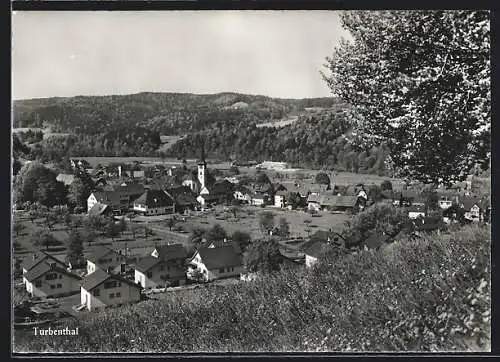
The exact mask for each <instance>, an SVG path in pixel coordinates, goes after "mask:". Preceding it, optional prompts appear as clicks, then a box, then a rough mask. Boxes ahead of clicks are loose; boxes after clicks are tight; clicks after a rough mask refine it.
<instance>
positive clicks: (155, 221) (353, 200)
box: [14, 149, 491, 328]
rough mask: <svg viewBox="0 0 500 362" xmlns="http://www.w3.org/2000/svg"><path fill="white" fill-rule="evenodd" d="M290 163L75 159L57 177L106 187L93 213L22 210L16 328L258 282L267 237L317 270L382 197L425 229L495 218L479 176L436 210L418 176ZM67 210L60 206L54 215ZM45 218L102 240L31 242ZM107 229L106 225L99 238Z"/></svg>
mask: <svg viewBox="0 0 500 362" xmlns="http://www.w3.org/2000/svg"><path fill="white" fill-rule="evenodd" d="M237 164H238V165H239V169H238V166H236V165H237ZM287 167H288V166H287V165H286V164H285V163H282V162H270V161H268V162H263V163H261V164H257V163H255V162H246V163H237V162H233V164H232V165H231V166H230V167H229V168H226V169H225V170H222V171H221V170H216V169H211V168H210V167H209V165H208V164H207V161H206V160H205V155H204V152H203V149H202V151H201V154H200V158H199V160H197V162H196V165H194V166H193V167H191V168H190V167H187V166H186V162H184V163H183V166H182V167H179V166H169V167H167V168H165V167H164V166H158V164H154V165H149V167H139V166H138V163H137V162H136V163H135V164H133V163H129V164H126V163H123V164H119V165H114V167H110V166H108V167H105V166H102V165H99V166H98V167H92V165H90V163H89V162H87V161H85V160H84V159H71V168H72V170H73V173H72V174H59V175H58V177H57V178H58V181H60V182H63V183H64V184H65V185H66V186H70V185H71V184H72V183H73V182H75V179H76V178H78V177H82V175H85V177H90V179H91V180H92V182H93V185H94V187H93V189H92V191H91V193H90V196H88V199H87V209H86V210H75V211H74V213H75V215H73V216H74V217H77V218H76V219H73V221H72V222H71V221H68V218H69V217H68V216H65V217H60V219H61V220H57V217H56V218H54V219H53V220H52V221H50V220H51V218H49V217H47V216H46V215H47V212H49V213H50V211H45V216H43V213H40V211H38V212H37V208H39V206H37V205H24V209H23V208H19V207H17V209H16V210H15V213H14V220H15V222H16V225H23V226H21V227H17V228H15V231H16V233H17V234H16V236H15V237H14V240H15V252H14V256H15V258H16V260H18V261H19V260H21V259H22V262H21V263H17V264H16V266H17V267H19V268H20V269H21V270H22V272H19V273H17V278H18V279H15V280H14V282H15V284H14V285H15V288H16V290H17V293H21V294H22V293H24V294H25V295H26V297H25V298H23V299H22V302H20V303H19V304H18V305H17V306H16V309H15V322H16V323H15V326H16V327H19V328H25V327H26V326H29V327H31V326H35V325H40V324H44V323H47V322H50V321H54V320H57V319H60V318H67V317H72V318H74V317H78V316H79V315H81V314H82V313H89V312H93V311H94V310H99V309H102V308H107V307H119V306H121V305H125V304H132V303H139V302H141V301H143V300H147V299H151V298H153V299H158V298H159V299H161V298H162V295H164V294H165V293H168V292H175V291H176V290H182V289H185V288H196V287H200V286H204V287H209V286H210V285H214V284H215V285H223V284H224V283H239V282H246V281H249V280H253V279H254V278H255V277H256V276H257V274H258V273H256V272H251V271H250V270H249V268H248V267H247V266H246V265H245V254H246V253H247V248H248V246H249V244H251V243H252V241H253V240H256V239H262V238H273V239H275V240H277V242H278V243H279V252H280V258H281V263H282V265H283V267H292V268H295V267H296V268H301V267H311V266H313V265H314V263H315V261H316V260H317V259H318V257H319V255H320V254H321V252H322V250H323V246H324V245H330V246H333V247H335V248H340V249H344V250H348V249H349V245H346V244H345V240H344V237H343V236H342V233H343V228H344V225H345V223H346V222H349V220H350V219H351V218H352V217H353V216H354V215H356V214H358V213H360V212H363V210H365V209H366V208H369V207H370V206H371V205H372V204H375V203H378V204H386V205H391V207H395V208H403V209H404V210H405V212H406V213H407V216H408V218H409V219H410V220H411V221H412V227H413V229H412V230H413V233H414V235H415V237H418V235H421V234H422V233H432V232H436V233H440V232H442V231H443V230H446V226H447V225H452V224H454V223H462V224H463V223H474V222H476V223H479V222H481V223H489V218H490V212H491V205H490V203H489V202H490V201H489V198H488V196H487V195H485V194H480V192H475V191H474V187H473V186H474V185H473V182H474V178H473V177H469V178H468V179H467V181H465V182H462V183H458V184H456V185H455V186H454V187H452V188H444V187H441V188H439V189H438V192H437V194H433V196H432V197H431V198H434V199H435V200H434V203H435V205H436V208H435V209H436V210H432V211H431V210H430V207H429V203H430V202H432V200H431V201H430V200H429V196H425V195H424V194H423V193H422V192H421V191H422V189H421V185H418V184H415V183H413V184H412V183H409V182H405V181H404V180H392V182H391V181H389V180H387V179H386V180H384V181H382V182H381V183H380V184H379V185H377V184H375V183H373V182H372V183H366V182H365V183H363V182H351V183H347V182H342V181H340V183H339V180H342V176H341V175H334V174H333V173H331V174H330V175H328V174H327V173H325V172H318V171H316V172H312V173H310V176H309V175H304V174H302V175H300V177H299V178H297V175H298V173H299V171H300V170H296V169H289V168H287ZM243 169H245V171H242V170H243ZM159 172H162V173H164V174H165V175H166V177H167V178H169V179H171V180H174V181H173V182H174V183H175V182H178V184H171V185H172V187H162V186H161V185H159V183H158V182H152V181H151V180H152V178H151V177H147V175H154V174H155V173H156V174H158V173H159ZM214 174H217V175H219V176H218V177H215V176H214ZM269 176H271V177H272V178H270V177H269ZM154 179H155V180H158V178H154ZM175 180H176V181H175ZM61 207H62V206H61V205H57V206H54V210H56V211H54V213H55V214H57V210H58V209H60V208H61ZM275 216H277V217H279V222H275V220H274V218H275ZM65 218H66V221H64V220H63V219H65ZM37 219H38V220H37ZM109 220H111V224H110V221H109ZM35 221H36V225H38V227H39V228H44V227H49V228H50V231H53V234H55V235H57V234H58V235H59V236H60V235H64V234H65V236H63V238H64V237H66V238H67V237H68V236H67V235H68V233H69V232H70V230H71V229H72V228H74V229H75V230H76V229H78V227H79V226H80V228H83V226H82V225H87V226H85V228H86V230H87V232H89V230H90V232H92V233H93V234H94V235H93V236H94V238H93V239H94V240H90V239H89V240H84V241H80V243H81V252H80V255H79V256H78V255H77V257H75V255H74V253H73V254H72V256H70V255H69V254H70V252H69V250H67V251H66V253H65V252H64V248H61V247H59V248H57V244H58V243H57V237H56V238H53V239H54V240H53V241H54V245H56V247H55V248H51V245H49V242H47V243H46V244H45V245H41V244H40V243H39V244H38V245H37V246H38V247H37V246H34V245H30V244H29V242H28V241H26V240H24V241H23V237H22V234H23V232H22V230H24V229H29V228H32V227H34V225H35ZM276 221H277V220H276ZM65 222H66V224H67V225H66V227H65V226H64V225H63V224H64V223H65ZM47 224H48V225H47ZM58 225H59V227H58ZM92 228H94V230H92ZM210 228H211V229H210ZM20 230H21V231H20ZM64 230H65V231H64ZM99 230H101V231H102V230H104V232H101V237H100V238H95V235H97V234H99ZM203 231H205V232H204V233H203ZM394 237H395V235H386V234H377V233H375V232H374V233H373V234H372V235H370V236H369V237H368V238H366V240H364V241H363V244H362V247H363V248H364V249H375V248H381V247H383V246H384V245H385V244H387V243H390V242H391V240H392V239H393V238H394ZM91 239H92V238H91ZM60 244H62V243H61V242H59V245H60ZM16 246H17V248H16ZM77 254H78V253H77Z"/></svg>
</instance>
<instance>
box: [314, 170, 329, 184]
mask: <svg viewBox="0 0 500 362" xmlns="http://www.w3.org/2000/svg"><path fill="white" fill-rule="evenodd" d="M314 182H316V183H317V184H322V185H330V177H328V175H327V174H326V173H324V172H319V173H318V174H317V175H316V177H315V178H314Z"/></svg>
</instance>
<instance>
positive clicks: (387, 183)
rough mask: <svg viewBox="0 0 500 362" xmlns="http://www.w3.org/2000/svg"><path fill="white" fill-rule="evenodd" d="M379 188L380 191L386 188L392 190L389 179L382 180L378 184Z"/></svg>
mask: <svg viewBox="0 0 500 362" xmlns="http://www.w3.org/2000/svg"><path fill="white" fill-rule="evenodd" d="M380 190H381V191H386V190H389V191H392V183H391V181H389V180H384V181H382V183H381V184H380Z"/></svg>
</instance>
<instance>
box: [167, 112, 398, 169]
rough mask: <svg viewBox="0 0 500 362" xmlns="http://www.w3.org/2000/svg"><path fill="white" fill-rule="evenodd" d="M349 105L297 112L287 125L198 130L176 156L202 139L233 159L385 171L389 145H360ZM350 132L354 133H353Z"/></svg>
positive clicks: (190, 152)
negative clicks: (352, 137) (348, 115)
mask: <svg viewBox="0 0 500 362" xmlns="http://www.w3.org/2000/svg"><path fill="white" fill-rule="evenodd" d="M345 107H346V106H345V105H340V104H339V105H337V106H335V107H331V108H329V109H324V110H320V111H317V112H314V113H311V112H308V113H304V114H301V115H299V116H298V119H297V121H296V122H294V123H293V124H291V125H288V126H286V127H279V128H278V127H276V128H274V127H256V126H255V125H254V124H251V125H246V126H243V127H239V128H228V127H225V126H221V127H215V128H212V129H210V130H207V131H202V132H196V133H193V134H190V135H188V136H186V137H184V138H183V139H182V140H179V141H178V142H177V143H176V144H175V145H174V146H173V147H172V148H170V149H169V153H170V155H171V156H177V157H186V158H191V157H196V152H197V149H198V148H199V145H200V143H203V144H204V145H205V150H206V151H207V152H208V153H209V154H210V155H211V156H212V157H217V158H220V159H225V160H228V159H231V160H256V161H264V160H274V161H285V162H289V163H291V164H292V165H293V166H294V167H313V168H327V169H335V170H339V171H351V172H360V173H374V174H380V175H384V174H386V172H387V170H386V168H385V159H386V156H387V154H388V152H389V150H388V148H387V147H386V145H384V144H382V145H378V146H375V147H372V148H371V149H366V150H361V149H358V148H356V147H355V146H354V145H353V144H352V143H351V142H349V140H348V138H347V137H346V136H349V135H350V125H349V123H348V122H347V120H346V117H345ZM349 138H350V137H349Z"/></svg>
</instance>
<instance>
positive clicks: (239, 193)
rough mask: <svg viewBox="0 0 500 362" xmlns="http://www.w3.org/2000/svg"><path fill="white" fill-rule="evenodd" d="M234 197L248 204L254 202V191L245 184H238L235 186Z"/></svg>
mask: <svg viewBox="0 0 500 362" xmlns="http://www.w3.org/2000/svg"><path fill="white" fill-rule="evenodd" d="M233 198H234V199H236V200H238V201H241V202H243V203H246V204H250V203H251V202H252V191H251V190H250V189H249V188H248V187H246V186H243V185H238V186H236V187H235V188H234V192H233Z"/></svg>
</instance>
